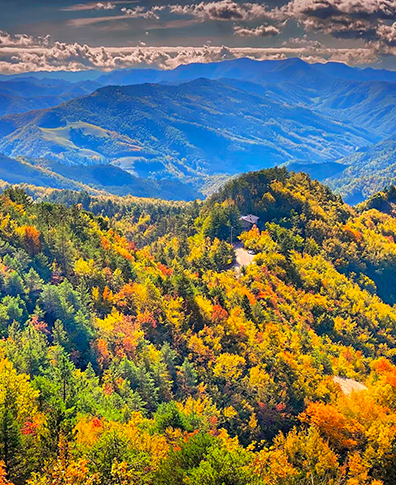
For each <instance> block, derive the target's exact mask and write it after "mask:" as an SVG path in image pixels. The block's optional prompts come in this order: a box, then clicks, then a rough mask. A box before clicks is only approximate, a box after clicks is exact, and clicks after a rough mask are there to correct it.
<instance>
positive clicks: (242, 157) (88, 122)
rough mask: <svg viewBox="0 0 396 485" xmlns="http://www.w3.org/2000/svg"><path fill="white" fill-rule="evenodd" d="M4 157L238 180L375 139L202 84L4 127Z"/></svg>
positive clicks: (108, 99) (105, 98) (118, 93)
mask: <svg viewBox="0 0 396 485" xmlns="http://www.w3.org/2000/svg"><path fill="white" fill-rule="evenodd" d="M0 135H2V137H3V138H2V140H1V141H0V151H2V152H3V153H5V154H6V155H8V156H16V155H23V156H28V157H44V158H52V159H55V160H59V161H62V162H64V163H85V164H92V163H98V161H100V162H101V163H106V162H107V163H109V162H112V163H115V164H118V165H119V166H121V167H123V168H127V169H129V170H131V171H133V172H135V173H137V174H139V175H141V176H147V175H150V173H151V172H154V173H155V174H156V176H157V177H161V176H164V175H169V174H170V175H173V176H174V175H177V174H179V175H181V176H188V175H203V174H215V173H231V174H232V173H238V172H240V171H245V170H249V169H254V168H261V167H268V166H273V165H275V164H279V163H282V162H285V161H289V160H292V159H296V158H297V159H303V160H311V159H313V160H317V161H329V160H333V159H335V158H340V157H342V156H345V155H347V154H349V153H351V152H352V151H353V150H354V149H355V147H356V146H363V145H366V144H367V143H369V142H370V141H373V140H376V137H375V136H373V135H372V134H370V133H369V132H367V131H364V130H357V129H354V128H353V127H350V126H346V125H343V124H341V123H339V122H334V121H332V120H330V119H328V118H327V117H323V116H322V115H320V114H315V113H313V112H312V111H310V110H308V109H305V108H302V107H298V106H290V105H288V104H285V103H279V102H276V101H273V100H271V99H270V98H269V97H266V96H261V95H258V94H254V93H249V92H247V91H244V90H241V89H238V88H234V87H231V86H228V85H226V84H223V83H220V82H218V81H209V80H203V79H199V80H196V81H193V82H191V83H187V84H182V85H180V86H160V85H147V84H146V85H140V86H127V87H107V88H103V89H100V90H98V91H97V92H95V93H94V94H92V95H90V96H86V97H84V98H79V99H76V100H72V101H69V102H68V103H65V104H63V105H61V106H59V107H56V108H52V109H49V110H44V111H37V112H31V113H26V114H22V115H13V116H8V117H4V118H2V119H1V120H0Z"/></svg>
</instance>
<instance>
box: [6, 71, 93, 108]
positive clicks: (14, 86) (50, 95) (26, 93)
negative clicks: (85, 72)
mask: <svg viewBox="0 0 396 485" xmlns="http://www.w3.org/2000/svg"><path fill="white" fill-rule="evenodd" d="M98 87H100V84H98V83H95V82H94V81H82V82H78V83H69V82H66V81H59V80H50V79H45V80H39V79H36V78H34V77H27V78H24V79H16V80H7V81H1V78H0V116H5V115H8V114H15V113H25V112H27V111H32V110H38V109H46V108H51V107H54V106H58V105H59V104H61V103H64V102H65V101H69V100H71V99H74V98H77V97H79V96H85V95H87V94H90V93H92V92H94V91H95V90H96V89H98Z"/></svg>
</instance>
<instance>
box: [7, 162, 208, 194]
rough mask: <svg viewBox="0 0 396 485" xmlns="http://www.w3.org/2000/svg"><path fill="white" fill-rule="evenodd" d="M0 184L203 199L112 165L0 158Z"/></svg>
mask: <svg viewBox="0 0 396 485" xmlns="http://www.w3.org/2000/svg"><path fill="white" fill-rule="evenodd" d="M0 180H1V181H3V182H6V183H9V184H28V185H35V186H40V187H50V188H56V189H72V190H77V191H81V190H83V191H86V192H90V193H93V194H96V193H103V194H104V193H107V194H115V195H128V194H131V195H134V196H137V197H154V198H161V199H165V200H170V199H173V200H194V199H197V198H202V197H203V195H202V193H200V192H199V191H198V190H197V189H195V188H194V187H193V186H192V185H190V184H187V183H182V182H180V181H178V180H166V179H164V180H147V179H142V178H138V177H135V176H133V175H131V174H130V173H128V172H125V171H124V170H122V169H120V168H118V167H114V166H112V165H90V166H74V167H71V166H66V165H63V164H62V163H59V162H54V161H51V160H45V159H35V160H28V159H18V160H15V159H12V158H9V157H6V156H4V155H0Z"/></svg>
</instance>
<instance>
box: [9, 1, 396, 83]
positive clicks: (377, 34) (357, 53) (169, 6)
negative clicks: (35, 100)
mask: <svg viewBox="0 0 396 485" xmlns="http://www.w3.org/2000/svg"><path fill="white" fill-rule="evenodd" d="M80 1H81V3H79V2H78V0H77V1H76V0H74V1H73V0H0V73H2V74H13V73H20V72H29V71H43V70H44V71H57V70H73V71H78V70H87V69H97V70H105V71H109V70H113V69H119V68H135V67H139V68H160V69H172V68H175V67H177V66H178V65H180V64H187V63H191V62H215V61H221V60H228V59H234V58H238V57H251V58H255V59H285V58H289V57H300V58H302V59H303V60H306V61H308V62H325V61H336V62H344V63H346V64H349V65H352V66H361V67H366V66H372V67H376V68H387V69H395V70H396V0H290V1H287V0H284V1H279V0H268V1H267V2H265V3H264V2H261V1H257V2H256V1H254V0H252V1H250V0H249V1H241V0H218V1H205V0H203V1H197V2H193V1H192V0H190V1H189V0H175V1H174V3H173V2H172V1H170V2H163V1H161V0H145V1H139V0H130V1H123V0H114V1H111V0H109V1H107V0H103V1H99V2H97V1H93V2H92V1H91V2H85V1H84V0H80Z"/></svg>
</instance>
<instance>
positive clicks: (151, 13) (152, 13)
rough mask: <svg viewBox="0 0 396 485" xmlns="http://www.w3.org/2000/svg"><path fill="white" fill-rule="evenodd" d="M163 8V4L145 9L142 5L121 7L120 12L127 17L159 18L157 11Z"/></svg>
mask: <svg viewBox="0 0 396 485" xmlns="http://www.w3.org/2000/svg"><path fill="white" fill-rule="evenodd" d="M163 10H165V7H164V6H154V7H152V8H151V9H149V10H146V9H145V8H144V7H135V8H125V7H124V8H122V9H121V12H123V13H124V14H125V15H127V16H128V17H131V18H134V19H137V18H142V19H153V20H159V19H160V16H159V15H158V14H159V12H162V11H163Z"/></svg>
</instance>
